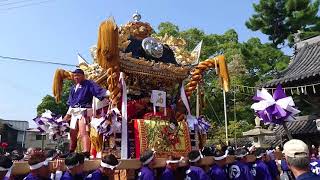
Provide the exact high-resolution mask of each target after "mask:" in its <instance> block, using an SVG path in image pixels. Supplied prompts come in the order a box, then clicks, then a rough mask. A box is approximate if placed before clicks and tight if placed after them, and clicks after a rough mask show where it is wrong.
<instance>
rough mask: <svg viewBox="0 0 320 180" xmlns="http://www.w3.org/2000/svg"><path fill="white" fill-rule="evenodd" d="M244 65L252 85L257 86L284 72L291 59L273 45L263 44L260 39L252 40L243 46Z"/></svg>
mask: <svg viewBox="0 0 320 180" xmlns="http://www.w3.org/2000/svg"><path fill="white" fill-rule="evenodd" d="M241 53H242V55H243V56H244V64H245V66H246V68H247V73H248V76H249V77H250V78H251V79H250V80H249V82H250V85H253V86H254V85H257V84H258V83H261V82H266V81H267V80H270V79H272V77H273V76H274V75H276V74H277V73H278V72H280V71H282V70H284V69H285V68H286V67H287V65H288V63H289V60H290V58H289V57H288V56H286V55H285V54H284V53H283V52H282V51H279V50H278V49H275V48H274V47H273V46H272V45H271V44H267V43H266V44H262V43H261V41H260V39H259V38H251V39H249V40H248V41H247V42H244V43H243V44H242V45H241Z"/></svg>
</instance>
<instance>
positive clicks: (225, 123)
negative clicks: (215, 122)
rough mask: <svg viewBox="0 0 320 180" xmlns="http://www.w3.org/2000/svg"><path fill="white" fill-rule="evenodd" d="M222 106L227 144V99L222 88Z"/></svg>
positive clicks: (227, 141)
mask: <svg viewBox="0 0 320 180" xmlns="http://www.w3.org/2000/svg"><path fill="white" fill-rule="evenodd" d="M223 108H224V126H225V129H226V143H227V145H229V139H228V118H227V101H226V91H225V90H223Z"/></svg>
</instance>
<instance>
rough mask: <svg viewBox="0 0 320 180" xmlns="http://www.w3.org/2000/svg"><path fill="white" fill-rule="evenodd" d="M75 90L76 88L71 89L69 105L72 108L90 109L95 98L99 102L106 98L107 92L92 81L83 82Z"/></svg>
mask: <svg viewBox="0 0 320 180" xmlns="http://www.w3.org/2000/svg"><path fill="white" fill-rule="evenodd" d="M75 89H76V86H72V87H71V89H70V94H69V99H68V102H67V104H68V105H69V106H70V107H72V108H76V107H81V108H90V107H91V106H92V98H93V97H96V98H98V99H99V100H102V99H103V98H104V97H106V90H105V89H103V88H101V87H100V86H99V85H98V84H96V83H95V82H93V81H90V80H84V81H82V82H81V84H80V86H79V87H78V89H77V90H75Z"/></svg>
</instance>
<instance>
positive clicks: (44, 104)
mask: <svg viewBox="0 0 320 180" xmlns="http://www.w3.org/2000/svg"><path fill="white" fill-rule="evenodd" d="M71 86H72V82H71V81H64V83H63V88H62V96H61V101H60V102H59V103H56V101H55V98H54V97H53V96H51V95H46V96H45V97H43V99H42V101H41V103H40V104H39V105H38V107H37V114H38V115H41V114H42V113H43V112H44V111H45V110H46V109H48V110H50V111H51V112H53V113H55V114H60V115H65V114H66V113H67V111H68V105H67V100H68V97H69V91H70V88H71Z"/></svg>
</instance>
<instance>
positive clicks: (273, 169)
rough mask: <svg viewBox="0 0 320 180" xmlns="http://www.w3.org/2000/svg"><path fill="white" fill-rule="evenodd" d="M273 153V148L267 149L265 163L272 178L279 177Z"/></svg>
mask: <svg viewBox="0 0 320 180" xmlns="http://www.w3.org/2000/svg"><path fill="white" fill-rule="evenodd" d="M275 159H276V158H275V155H274V152H273V150H269V151H267V158H266V164H267V166H268V168H269V172H270V174H271V177H272V179H280V173H279V170H278V166H277V163H276V161H275Z"/></svg>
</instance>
